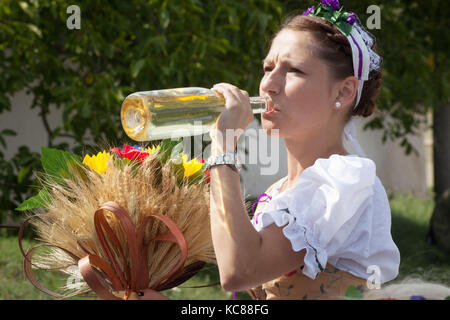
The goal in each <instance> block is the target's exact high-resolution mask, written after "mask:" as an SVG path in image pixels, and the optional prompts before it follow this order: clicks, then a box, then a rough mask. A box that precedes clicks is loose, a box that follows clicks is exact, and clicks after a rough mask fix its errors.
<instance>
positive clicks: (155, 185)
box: [17, 139, 215, 299]
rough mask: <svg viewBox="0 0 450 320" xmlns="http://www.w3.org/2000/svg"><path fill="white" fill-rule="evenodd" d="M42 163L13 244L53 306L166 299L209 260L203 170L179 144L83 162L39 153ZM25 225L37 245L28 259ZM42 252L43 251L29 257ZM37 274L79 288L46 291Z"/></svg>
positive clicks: (103, 155) (65, 154)
mask: <svg viewBox="0 0 450 320" xmlns="http://www.w3.org/2000/svg"><path fill="white" fill-rule="evenodd" d="M41 162H42V166H43V168H44V172H43V173H42V174H41V176H40V180H39V181H40V182H41V186H42V188H41V190H40V191H39V193H38V194H37V195H36V196H34V197H31V198H29V199H28V200H26V201H24V202H23V203H22V204H21V205H20V206H19V207H18V208H17V209H18V210H31V211H32V212H33V215H31V216H29V217H28V218H27V219H26V220H25V221H24V223H23V224H22V226H21V229H20V231H19V245H20V249H21V251H22V254H23V255H24V271H25V275H26V277H27V278H28V279H29V280H30V281H31V283H32V284H33V285H34V286H35V287H37V288H38V289H39V290H41V291H43V292H45V293H48V294H50V295H52V296H54V297H58V298H66V297H70V296H75V295H79V294H82V293H87V292H90V291H94V292H95V293H96V294H97V295H98V296H99V297H100V298H103V299H130V298H134V299H163V298H165V297H164V296H163V295H162V294H160V293H159V292H160V291H163V290H167V289H170V288H173V287H175V286H177V285H179V284H181V283H183V282H185V281H186V280H188V279H189V278H190V277H192V276H193V275H195V274H196V273H197V272H198V271H199V270H200V269H201V268H202V267H203V266H204V265H205V263H207V262H213V263H214V262H215V258H214V249H213V246H212V240H211V234H210V225H209V175H208V169H207V168H206V164H205V163H204V161H203V160H200V159H192V160H190V161H188V159H187V155H185V154H184V153H183V152H182V141H181V139H180V140H177V141H172V140H164V141H162V143H161V144H160V145H158V146H152V147H147V148H144V147H139V146H133V147H132V146H128V145H125V146H123V148H111V149H110V150H109V151H106V150H103V151H101V152H99V153H98V154H96V155H92V156H91V155H85V156H84V158H83V159H82V158H81V157H80V156H78V155H74V154H71V153H68V152H65V151H61V150H56V149H50V148H42V158H41ZM39 208H43V210H44V213H41V211H42V209H39ZM39 210H41V211H39ZM28 222H30V223H31V224H32V225H33V226H34V228H35V231H36V234H37V236H38V239H37V240H38V241H40V242H41V243H40V244H39V245H37V246H36V247H33V248H31V249H29V250H28V251H27V252H25V251H24V250H23V247H22V244H21V237H22V235H23V231H24V228H25V225H26V224H27V223H28ZM41 246H45V247H47V248H48V249H47V250H46V251H44V252H42V253H39V254H35V251H36V249H37V248H38V247H41ZM40 251H41V250H40ZM33 267H34V268H40V269H45V270H59V271H62V272H63V273H65V274H66V276H68V277H72V279H73V278H75V279H77V283H78V285H77V286H76V287H74V286H69V285H66V286H65V287H63V288H60V290H59V291H61V293H60V292H54V291H50V290H48V289H47V288H44V287H43V286H42V285H41V284H40V283H39V282H38V281H37V279H36V278H35V276H34V273H33Z"/></svg>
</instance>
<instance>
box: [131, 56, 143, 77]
mask: <svg viewBox="0 0 450 320" xmlns="http://www.w3.org/2000/svg"><path fill="white" fill-rule="evenodd" d="M144 66H145V59H144V58H142V59H140V60H138V61H136V63H135V64H133V66H132V67H131V76H132V77H133V78H136V77H137V76H138V75H139V73H140V72H141V70H142V68H143V67H144Z"/></svg>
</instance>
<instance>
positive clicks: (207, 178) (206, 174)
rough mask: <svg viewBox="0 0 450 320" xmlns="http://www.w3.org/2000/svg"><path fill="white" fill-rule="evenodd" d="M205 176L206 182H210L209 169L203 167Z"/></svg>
mask: <svg viewBox="0 0 450 320" xmlns="http://www.w3.org/2000/svg"><path fill="white" fill-rule="evenodd" d="M205 177H206V181H207V182H208V183H210V182H211V178H210V175H209V169H208V168H206V169H205Z"/></svg>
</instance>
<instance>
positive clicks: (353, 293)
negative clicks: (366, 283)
mask: <svg viewBox="0 0 450 320" xmlns="http://www.w3.org/2000/svg"><path fill="white" fill-rule="evenodd" d="M345 297H346V298H350V299H362V298H363V295H362V292H361V291H360V290H359V289H358V288H357V287H355V286H353V285H352V286H348V287H347V289H346V290H345Z"/></svg>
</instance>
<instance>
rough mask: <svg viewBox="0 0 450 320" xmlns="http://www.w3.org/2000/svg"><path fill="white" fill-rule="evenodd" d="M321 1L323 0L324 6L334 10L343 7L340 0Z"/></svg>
mask: <svg viewBox="0 0 450 320" xmlns="http://www.w3.org/2000/svg"><path fill="white" fill-rule="evenodd" d="M320 2H322V6H329V7H331V9H333V10H339V9H340V8H341V5H340V4H339V0H320Z"/></svg>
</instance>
